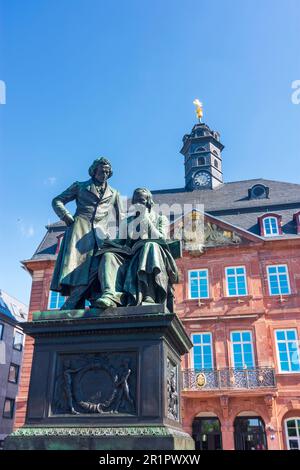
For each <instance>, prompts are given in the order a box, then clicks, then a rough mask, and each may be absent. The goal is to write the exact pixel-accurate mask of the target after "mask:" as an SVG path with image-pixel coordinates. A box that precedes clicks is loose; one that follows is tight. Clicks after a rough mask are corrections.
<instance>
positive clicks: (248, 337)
mask: <svg viewBox="0 0 300 470" xmlns="http://www.w3.org/2000/svg"><path fill="white" fill-rule="evenodd" d="M230 341H231V353H232V364H233V367H234V368H235V369H249V368H251V367H254V353H253V341H252V332H251V331H232V332H231V333H230Z"/></svg>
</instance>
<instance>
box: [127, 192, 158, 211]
mask: <svg viewBox="0 0 300 470" xmlns="http://www.w3.org/2000/svg"><path fill="white" fill-rule="evenodd" d="M131 202H132V204H142V205H143V206H146V207H147V208H148V209H149V211H150V210H151V208H152V206H154V201H153V199H152V194H151V192H150V191H149V189H146V188H137V189H135V190H134V192H133V196H132V201H131Z"/></svg>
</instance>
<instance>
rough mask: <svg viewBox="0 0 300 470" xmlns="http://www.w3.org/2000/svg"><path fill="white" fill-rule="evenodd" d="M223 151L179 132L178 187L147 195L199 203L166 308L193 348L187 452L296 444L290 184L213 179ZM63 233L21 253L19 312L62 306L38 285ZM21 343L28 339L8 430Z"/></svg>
mask: <svg viewBox="0 0 300 470" xmlns="http://www.w3.org/2000/svg"><path fill="white" fill-rule="evenodd" d="M222 150H223V145H222V144H221V142H220V136H219V134H218V133H217V132H214V131H211V130H210V129H209V127H208V126H206V125H205V124H202V123H200V124H197V125H196V126H194V128H193V130H192V132H191V134H189V135H185V136H184V138H183V148H182V150H181V153H182V154H183V155H184V158H185V180H186V184H185V187H184V188H178V189H169V190H161V191H153V196H154V199H155V202H156V203H158V204H168V205H172V204H174V203H177V204H179V205H184V204H192V203H193V204H195V203H200V204H203V205H204V211H205V223H204V241H203V245H202V246H201V247H200V249H198V250H197V251H195V250H190V248H189V245H188V244H187V243H185V244H184V250H183V257H182V258H181V259H179V260H178V268H179V272H180V283H179V284H178V285H176V312H177V314H178V315H179V317H180V318H181V320H182V322H183V324H184V326H185V328H186V331H187V332H188V333H189V335H190V336H191V339H192V341H193V344H194V348H193V350H192V351H191V352H190V354H189V355H187V356H186V357H185V358H184V360H183V364H182V369H183V372H182V374H183V391H182V396H183V410H182V411H183V412H182V414H183V424H184V428H185V430H186V431H188V432H189V433H190V434H192V435H193V437H194V439H195V441H196V448H197V449H255V450H261V449H300V356H299V337H300V294H299V290H300V185H296V184H290V183H281V182H277V181H268V180H261V179H259V180H250V181H249V180H245V181H240V182H233V183H224V182H223V173H222V154H221V153H222ZM192 214H193V217H196V216H195V214H196V213H194V212H193V213H192ZM177 215H178V214H177ZM173 219H174V226H175V227H176V224H178V223H179V222H178V220H180V218H179V219H178V220H177V219H176V214H175V216H174V217H173ZM63 233H64V224H63V223H62V222H57V223H55V224H53V225H51V226H48V227H47V233H46V236H45V238H44V240H43V241H42V243H41V244H40V246H39V247H38V249H37V251H36V253H35V254H34V255H33V257H32V258H31V259H30V260H26V261H24V265H25V266H26V268H27V269H28V271H29V272H30V273H31V275H32V292H31V299H30V314H31V313H32V312H33V311H36V310H46V309H48V308H50V309H56V308H59V307H60V305H61V304H62V302H63V299H62V298H60V296H59V295H58V294H57V293H54V292H52V293H51V292H49V286H50V280H51V276H52V272H53V267H54V263H55V259H56V256H57V252H58V249H59V243H60V240H61V237H62V236H63ZM32 350H33V345H32V340H31V338H29V337H27V338H26V346H25V354H24V362H23V369H22V381H21V386H20V391H19V397H18V401H17V413H16V426H20V425H22V424H23V423H24V419H25V413H26V402H27V394H28V387H29V378H30V368H31V360H32Z"/></svg>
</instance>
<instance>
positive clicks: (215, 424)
mask: <svg viewBox="0 0 300 470" xmlns="http://www.w3.org/2000/svg"><path fill="white" fill-rule="evenodd" d="M192 437H193V439H194V441H195V449H196V450H222V448H223V445H222V427H221V421H220V419H219V417H218V415H217V414H216V413H214V412H209V411H202V412H200V413H198V415H197V416H195V417H194V419H193V423H192Z"/></svg>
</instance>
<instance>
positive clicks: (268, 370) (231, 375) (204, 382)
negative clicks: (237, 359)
mask: <svg viewBox="0 0 300 470" xmlns="http://www.w3.org/2000/svg"><path fill="white" fill-rule="evenodd" d="M182 374H183V390H218V389H219V390H224V389H231V390H240V389H257V388H259V389H260V388H274V387H276V380H275V371H274V369H273V368H272V367H252V368H249V369H234V368H231V367H229V368H226V369H205V370H204V369H203V370H201V369H198V370H197V369H185V370H183V371H182Z"/></svg>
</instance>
